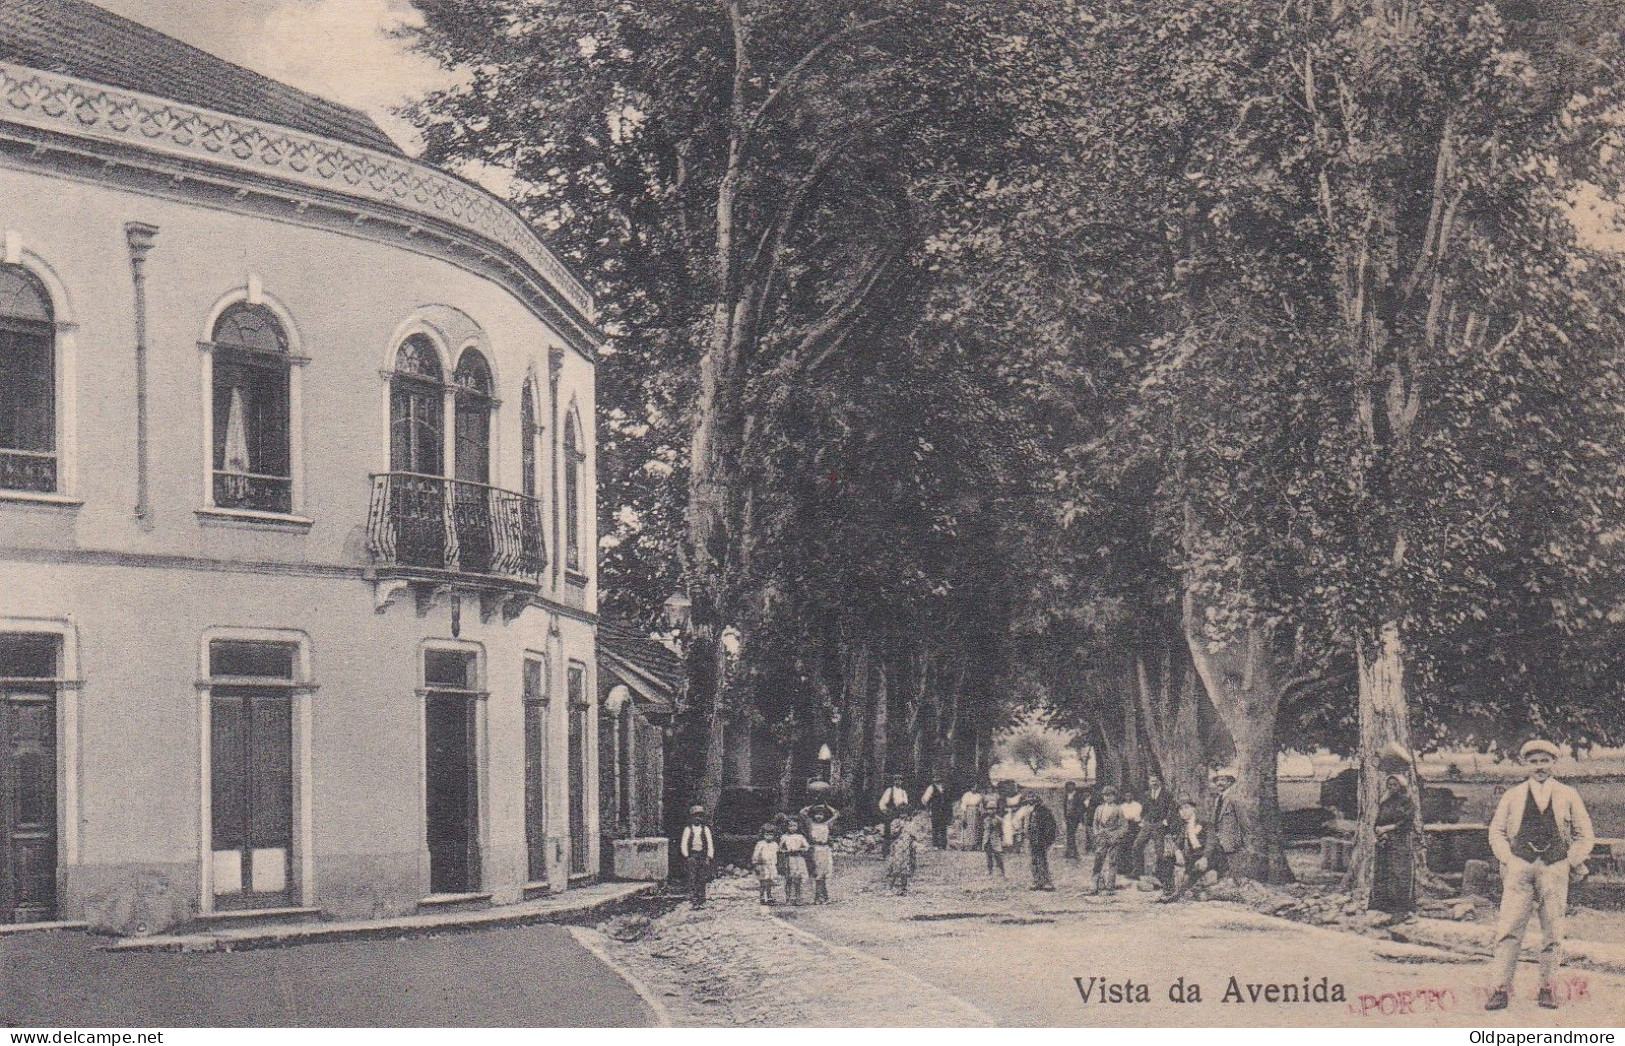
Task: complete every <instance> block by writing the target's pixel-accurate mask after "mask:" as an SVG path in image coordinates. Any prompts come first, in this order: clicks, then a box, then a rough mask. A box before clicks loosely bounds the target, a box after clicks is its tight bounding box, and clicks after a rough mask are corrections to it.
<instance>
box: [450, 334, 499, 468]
mask: <svg viewBox="0 0 1625 1046" xmlns="http://www.w3.org/2000/svg"><path fill="white" fill-rule="evenodd" d="M453 381H454V384H456V386H457V418H456V422H457V429H456V432H457V473H456V474H457V478H458V479H460V480H464V481H465V482H468V483H489V482H491V367H490V365H489V364H487V363H486V362H485V357H484V356H481V355H480V354H479V353H478V352H477V351H475V350H474V349H468V350H467V351H465V352H464V353H463V356H462V359H460V360H458V361H457V374H456V377H455V378H454V379H453Z"/></svg>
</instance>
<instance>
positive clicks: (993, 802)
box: [982, 793, 1004, 877]
mask: <svg viewBox="0 0 1625 1046" xmlns="http://www.w3.org/2000/svg"><path fill="white" fill-rule="evenodd" d="M1003 802H1004V800H1003V798H1002V797H1000V796H997V795H994V794H992V793H988V794H987V796H986V797H985V798H983V800H982V851H983V852H984V853H985V854H987V874H989V875H992V874H993V868H994V865H995V864H996V865H997V866H998V869H999V875H1000V876H1001V877H1002V876H1003V875H1004V812H1003V810H1002V809H1000V807H1001V805H1002V804H1003Z"/></svg>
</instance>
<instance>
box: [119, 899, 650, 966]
mask: <svg viewBox="0 0 1625 1046" xmlns="http://www.w3.org/2000/svg"><path fill="white" fill-rule="evenodd" d="M658 886H659V884H657V883H638V884H630V885H629V888H627V889H624V890H618V891H616V892H614V893H611V894H609V895H607V896H590V897H586V898H583V899H582V900H581V902H580V903H578V904H570V903H569V895H568V894H565V895H563V896H562V898H561V900H562V901H563V902H564V903H555V904H547V905H536V904H535V903H534V902H531V903H529V904H515V905H505V906H500V907H496V908H487V909H482V910H479V911H473V912H461V913H455V914H452V913H448V914H445V915H439V916H426V915H409V916H400V917H397V918H393V919H374V920H365V921H362V920H357V921H348V922H329V923H323V922H315V923H302V924H294V925H289V926H279V927H265V928H263V929H260V930H234V931H224V932H217V933H193V934H166V935H155V936H152V937H125V938H121V939H119V940H118V941H116V942H114V943H112V944H109V945H106V946H104V947H102V948H99V949H98V950H99V951H105V952H170V953H178V952H235V951H249V950H253V949H258V948H284V947H295V946H297V945H301V944H326V943H336V942H344V941H364V940H381V939H390V940H397V939H401V938H407V937H428V936H433V935H436V934H444V933H472V932H475V931H479V930H492V929H502V928H507V927H515V926H535V925H539V924H543V923H573V922H577V921H580V920H583V919H592V920H594V921H596V920H598V919H601V918H603V917H605V916H607V915H612V914H615V913H616V912H619V911H621V910H623V909H625V908H630V907H635V906H636V905H638V904H640V903H643V902H644V901H646V900H648V899H649V898H650V897H652V896H654V894H655V893H656V891H657V889H658Z"/></svg>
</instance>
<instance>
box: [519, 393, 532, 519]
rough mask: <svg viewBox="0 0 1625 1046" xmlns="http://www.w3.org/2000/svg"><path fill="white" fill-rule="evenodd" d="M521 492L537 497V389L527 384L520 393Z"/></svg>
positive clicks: (529, 496) (526, 495) (530, 496)
mask: <svg viewBox="0 0 1625 1046" xmlns="http://www.w3.org/2000/svg"><path fill="white" fill-rule="evenodd" d="M519 469H520V476H519V492H520V493H521V494H523V495H525V497H527V498H534V497H535V496H536V387H535V384H534V383H533V382H529V381H527V382H525V387H524V388H523V389H522V390H521V391H520V393H519Z"/></svg>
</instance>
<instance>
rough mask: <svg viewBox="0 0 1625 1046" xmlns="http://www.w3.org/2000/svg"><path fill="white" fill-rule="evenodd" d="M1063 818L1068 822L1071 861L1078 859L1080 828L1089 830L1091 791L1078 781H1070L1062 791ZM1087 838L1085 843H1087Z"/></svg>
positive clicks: (1067, 848) (1068, 857) (1068, 847)
mask: <svg viewBox="0 0 1625 1046" xmlns="http://www.w3.org/2000/svg"><path fill="white" fill-rule="evenodd" d="M1061 820H1062V821H1064V822H1065V823H1066V858H1067V860H1069V861H1076V860H1077V859H1078V829H1079V828H1083V829H1084V831H1085V833H1087V832H1088V828H1087V826H1088V824H1089V793H1088V792H1085V791H1084V790H1083V789H1081V788H1079V787H1078V782H1076V781H1068V782H1067V783H1066V788H1065V789H1064V790H1063V791H1062V793H1061ZM1087 841H1088V840H1087V838H1086V839H1085V843H1087Z"/></svg>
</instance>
